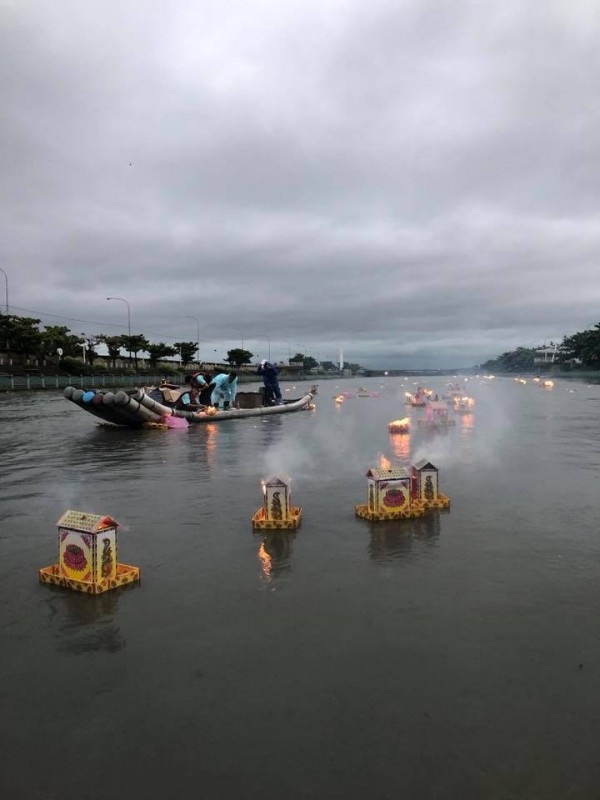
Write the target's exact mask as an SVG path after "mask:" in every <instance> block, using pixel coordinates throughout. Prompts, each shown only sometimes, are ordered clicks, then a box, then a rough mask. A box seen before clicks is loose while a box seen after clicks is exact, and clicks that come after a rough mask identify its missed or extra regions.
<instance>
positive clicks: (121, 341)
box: [0, 314, 359, 371]
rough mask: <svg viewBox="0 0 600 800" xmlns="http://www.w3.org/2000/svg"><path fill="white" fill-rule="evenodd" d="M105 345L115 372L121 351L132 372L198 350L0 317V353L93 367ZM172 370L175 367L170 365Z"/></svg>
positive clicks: (245, 354)
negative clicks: (144, 363)
mask: <svg viewBox="0 0 600 800" xmlns="http://www.w3.org/2000/svg"><path fill="white" fill-rule="evenodd" d="M100 345H104V346H105V347H106V350H107V352H108V358H109V362H110V365H111V366H112V368H113V369H116V361H117V359H118V358H120V357H121V355H122V351H124V352H125V353H128V354H130V356H131V357H132V358H133V362H134V366H135V369H136V370H137V369H138V357H139V354H140V353H147V354H148V361H149V363H150V366H151V367H152V368H154V369H156V366H157V363H158V362H159V361H160V360H161V359H165V358H172V357H175V356H178V357H179V358H180V359H181V363H182V364H190V363H192V362H193V361H194V356H195V354H196V350H197V347H198V345H197V343H196V342H175V343H174V344H172V345H169V344H166V343H165V342H150V341H149V340H148V339H147V338H146V337H145V336H144V335H143V334H135V335H131V336H129V335H125V334H121V335H119V336H108V335H106V334H96V335H93V336H88V335H86V334H84V333H82V334H80V335H79V336H78V335H77V334H75V333H73V332H72V331H71V330H70V329H69V328H67V327H66V325H42V322H41V320H39V319H35V318H34V317H20V316H17V315H14V314H0V350H5V351H6V352H11V353H15V354H18V355H21V356H24V357H27V358H29V357H31V356H37V357H38V358H42V359H43V358H48V359H53V360H60V361H61V362H63V363H66V364H68V363H69V362H72V363H74V362H75V360H76V359H81V357H82V356H83V354H84V353H85V358H84V359H82V360H85V361H86V362H87V363H88V364H90V365H92V366H93V365H94V361H96V359H97V358H98V350H97V348H98V347H99V346H100ZM253 358H254V353H251V352H250V351H249V350H244V349H242V348H233V349H231V350H228V352H227V357H226V358H225V359H224V362H226V363H228V364H230V365H231V366H236V367H241V366H243V365H244V364H250V363H251V361H252V359H253ZM290 361H292V362H295V363H301V364H302V365H303V368H304V369H305V370H310V369H313V368H315V367H318V366H319V362H318V361H317V360H316V359H314V358H313V357H312V356H309V355H305V354H303V353H296V354H295V355H294V356H293V357H292V358H291V359H290ZM320 366H321V368H322V369H323V370H325V371H334V370H335V369H336V368H337V365H335V364H334V363H333V362H331V361H326V362H323V363H322V364H321V365H320ZM347 366H348V367H349V368H352V367H355V368H357V369H358V368H359V365H358V364H356V365H347ZM173 367H174V368H175V365H173Z"/></svg>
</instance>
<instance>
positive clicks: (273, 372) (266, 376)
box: [258, 359, 283, 406]
mask: <svg viewBox="0 0 600 800" xmlns="http://www.w3.org/2000/svg"><path fill="white" fill-rule="evenodd" d="M258 374H259V375H262V379H263V383H264V385H265V403H266V404H267V405H271V406H273V405H275V406H278V405H281V404H282V403H283V400H282V399H281V389H280V388H279V380H278V378H277V367H276V366H275V364H272V363H271V362H270V361H267V360H266V359H265V360H263V361H261V362H260V366H259V368H258Z"/></svg>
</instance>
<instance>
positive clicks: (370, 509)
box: [354, 459, 450, 521]
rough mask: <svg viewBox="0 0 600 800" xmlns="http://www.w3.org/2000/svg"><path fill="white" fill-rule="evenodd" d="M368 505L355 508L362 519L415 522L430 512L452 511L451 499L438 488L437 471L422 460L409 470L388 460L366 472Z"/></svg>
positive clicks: (430, 464)
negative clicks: (412, 520) (449, 509)
mask: <svg viewBox="0 0 600 800" xmlns="http://www.w3.org/2000/svg"><path fill="white" fill-rule="evenodd" d="M366 477H367V503H366V505H357V506H354V513H355V514H356V516H357V517H360V518H361V519H368V520H371V521H383V520H392V519H416V518H418V517H423V516H424V515H425V514H426V513H427V512H428V511H431V510H442V509H448V508H450V498H449V497H447V496H446V495H444V494H442V493H441V492H440V491H439V488H438V469H437V467H435V466H434V465H433V464H432V463H431V462H429V461H427V460H426V459H423V460H421V461H419V462H418V463H417V464H415V465H414V466H411V467H410V468H409V469H408V470H407V469H405V468H404V467H399V466H392V465H391V464H390V463H389V461H387V459H386V460H385V461H383V462H382V463H380V466H379V467H371V468H370V469H369V470H368V472H367V475H366Z"/></svg>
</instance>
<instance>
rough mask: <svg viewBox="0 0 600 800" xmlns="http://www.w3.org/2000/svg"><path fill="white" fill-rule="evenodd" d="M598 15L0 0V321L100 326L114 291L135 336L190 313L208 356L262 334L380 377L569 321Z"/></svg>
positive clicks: (539, 338)
mask: <svg viewBox="0 0 600 800" xmlns="http://www.w3.org/2000/svg"><path fill="white" fill-rule="evenodd" d="M599 21H600V6H599V5H598V3H597V2H595V0H539V1H536V0H528V1H527V2H524V0H501V2H500V1H499V2H493V3H492V2H488V3H485V2H481V1H480V0H477V1H476V2H475V1H474V2H469V0H446V1H444V0H369V2H367V3H365V2H364V0H361V1H360V2H358V0H189V1H188V2H181V1H179V0H171V1H170V2H169V3H166V2H158V1H157V0H139V1H138V0H52V2H35V3H34V2H30V0H0V37H1V41H0V87H1V98H2V121H1V122H0V166H1V171H0V175H1V178H0V192H1V201H2V202H1V214H2V236H1V237H0V266H1V267H2V268H3V269H4V270H5V271H6V273H7V275H8V281H9V302H10V306H11V310H12V311H13V313H20V314H29V315H30V316H38V317H41V318H42V319H43V321H44V322H46V323H48V324H51V323H56V324H66V325H68V326H69V327H70V328H71V329H72V330H73V331H75V332H78V333H79V332H82V331H83V332H86V333H88V334H91V333H100V332H104V333H121V332H123V333H125V332H126V322H127V308H126V306H125V304H124V303H122V302H119V301H107V300H106V299H105V298H106V297H107V296H109V295H111V296H119V297H122V298H125V299H126V300H128V301H129V304H130V307H131V325H132V330H133V332H143V333H145V334H146V335H147V336H148V337H149V338H150V339H151V340H152V341H160V340H163V341H167V342H172V341H175V340H181V339H187V340H195V339H196V335H197V323H196V320H195V319H189V318H187V316H191V317H195V318H197V319H198V320H199V328H200V341H201V349H200V352H201V355H202V356H203V357H204V358H206V359H207V360H208V359H211V360H212V358H213V357H214V354H215V352H214V351H215V350H217V351H218V352H217V354H218V355H219V356H223V355H225V352H226V350H227V349H229V348H231V347H235V346H239V345H240V344H241V341H242V339H243V341H244V346H245V347H246V348H247V349H249V350H251V351H252V352H253V353H254V354H255V355H256V356H258V357H267V355H268V349H269V340H270V350H271V357H272V358H273V359H274V360H279V359H284V358H287V356H288V352H291V353H292V355H293V354H294V353H295V352H297V351H301V352H309V353H310V354H312V355H314V356H316V357H317V358H320V359H334V358H335V357H336V356H337V353H338V352H339V348H340V347H343V348H344V355H345V358H346V359H347V360H350V361H355V362H356V361H357V362H359V363H361V364H364V365H366V366H382V367H384V366H389V367H396V368H402V367H407V368H413V367H419V366H422V367H427V368H431V367H455V366H456V367H457V366H468V365H472V364H476V363H479V362H481V361H482V360H486V359H488V358H491V357H494V356H496V355H498V354H499V353H501V352H503V351H505V350H509V349H513V348H515V347H517V346H519V345H523V346H536V345H538V344H543V343H544V342H549V341H550V340H551V339H554V340H555V341H557V340H558V341H560V340H561V339H562V337H563V336H564V335H568V334H571V333H573V332H575V331H577V330H583V329H585V328H587V327H590V326H591V325H593V324H595V323H596V322H598V321H600V270H599V254H600V204H599V189H600V139H599V136H600V98H599V91H600V47H599V46H598V42H599V41H600V36H599V34H600V25H599ZM3 289H4V285H3V276H2V275H1V274H0V301H2V305H4V292H3ZM50 315H54V316H50ZM186 315H187V316H186ZM78 320H81V321H78Z"/></svg>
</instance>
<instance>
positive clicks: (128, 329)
mask: <svg viewBox="0 0 600 800" xmlns="http://www.w3.org/2000/svg"><path fill="white" fill-rule="evenodd" d="M106 299H107V300H121V302H123V303H125V305H126V306H127V335H128V336H129V338H130V339H131V306H130V305H129V303H128V302H127V300H125V298H124V297H107V298H106ZM129 361H130V362H131V349H130V350H129ZM130 366H131V364H130Z"/></svg>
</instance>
